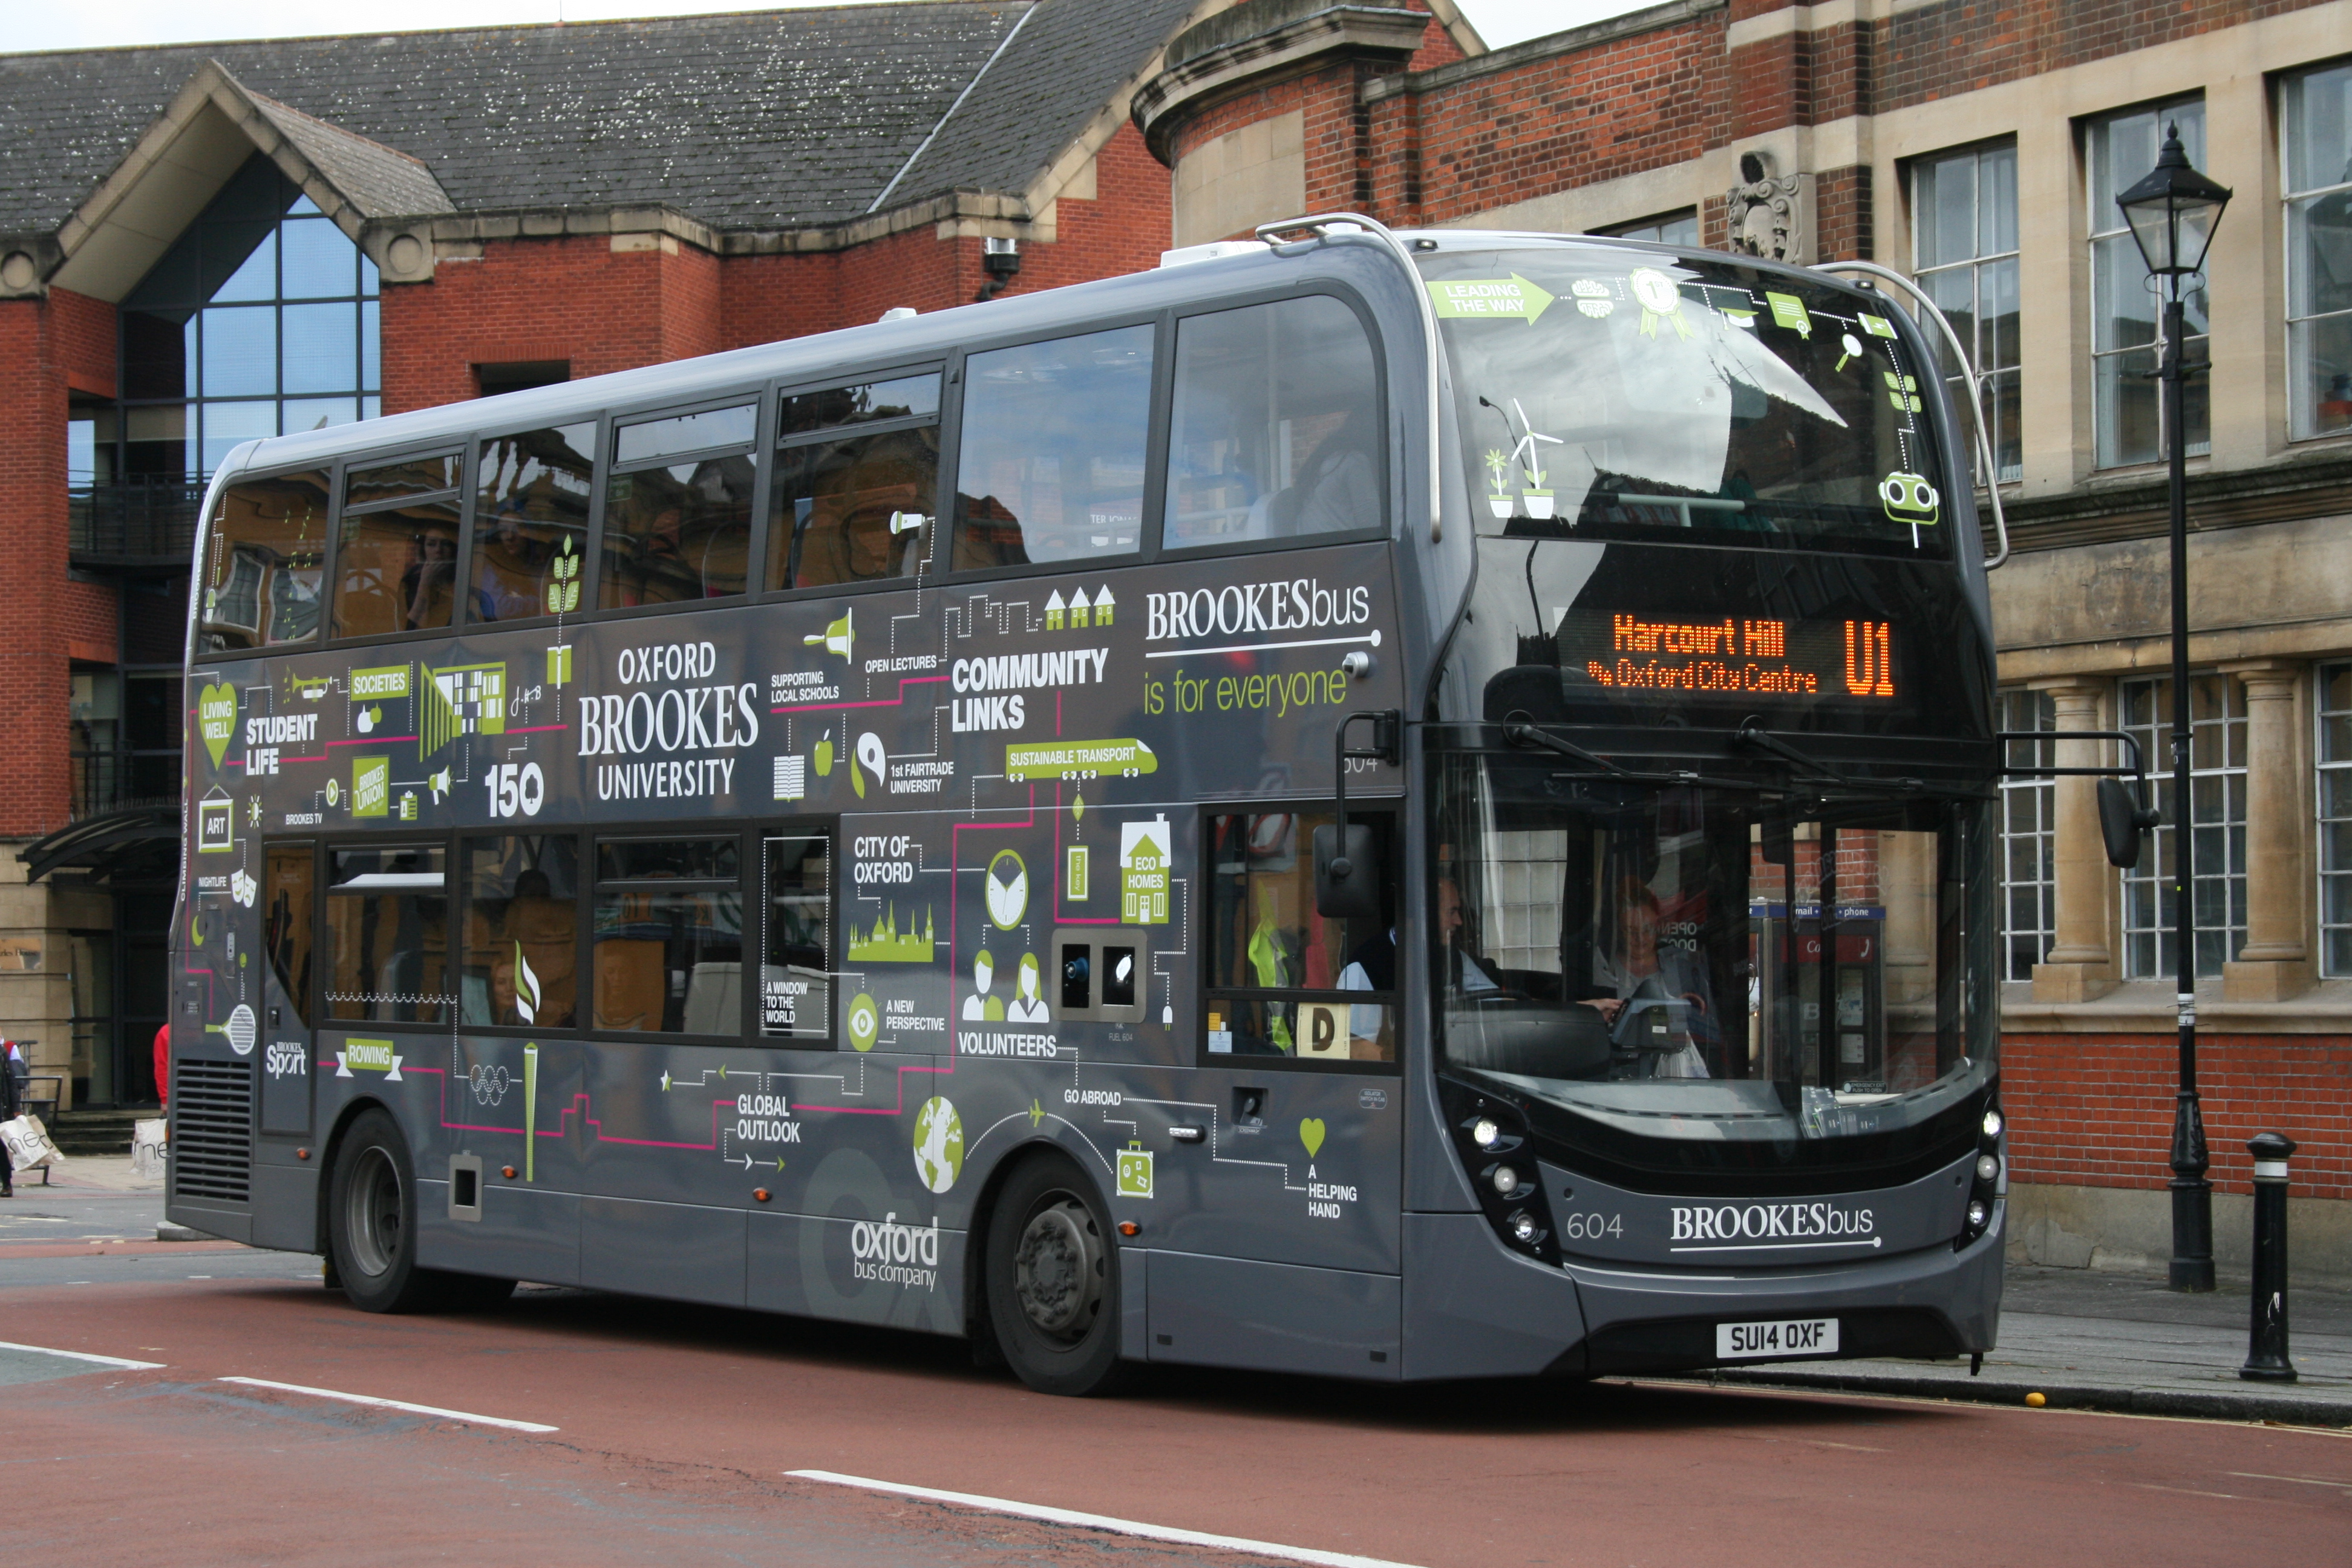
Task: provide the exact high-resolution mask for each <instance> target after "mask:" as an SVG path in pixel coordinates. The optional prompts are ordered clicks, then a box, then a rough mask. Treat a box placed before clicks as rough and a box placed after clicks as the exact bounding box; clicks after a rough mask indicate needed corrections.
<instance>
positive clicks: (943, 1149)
mask: <svg viewBox="0 0 2352 1568" xmlns="http://www.w3.org/2000/svg"><path fill="white" fill-rule="evenodd" d="M915 1173H916V1174H917V1175H919V1176H920V1177H922V1178H923V1185H925V1186H927V1187H929V1188H930V1190H931V1191H933V1192H935V1193H943V1192H946V1191H947V1190H948V1189H949V1188H950V1187H952V1186H954V1185H955V1183H956V1178H957V1177H958V1176H960V1175H961V1174H962V1173H963V1118H962V1117H961V1116H958V1115H957V1114H956V1108H955V1107H954V1106H952V1105H950V1104H949V1103H948V1101H947V1100H943V1099H941V1098H940V1097H939V1096H937V1095H934V1096H932V1097H931V1098H930V1099H929V1100H925V1101H923V1103H922V1107H921V1109H920V1110H917V1111H916V1112H915Z"/></svg>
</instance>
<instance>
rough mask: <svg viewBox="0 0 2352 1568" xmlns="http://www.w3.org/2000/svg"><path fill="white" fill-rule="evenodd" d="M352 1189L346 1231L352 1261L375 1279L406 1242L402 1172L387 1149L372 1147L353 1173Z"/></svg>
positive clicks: (389, 1268)
mask: <svg viewBox="0 0 2352 1568" xmlns="http://www.w3.org/2000/svg"><path fill="white" fill-rule="evenodd" d="M350 1192H351V1195H350V1197H349V1199H348V1200H346V1202H347V1206H346V1211H345V1213H346V1217H347V1218H348V1220H349V1222H350V1223H349V1224H348V1225H347V1226H346V1227H345V1230H346V1234H347V1235H348V1236H349V1237H350V1238H351V1247H352V1264H353V1265H354V1266H356V1267H357V1268H359V1270H360V1271H361V1272H362V1273H363V1274H366V1275H367V1276H369V1277H370V1278H371V1279H373V1278H374V1277H376V1276H379V1275H383V1274H385V1273H388V1272H390V1271H391V1269H392V1267H393V1265H394V1263H395V1262H397V1261H398V1260H399V1258H400V1248H401V1242H402V1236H401V1226H400V1172H399V1171H398V1170H397V1169H395V1168H394V1165H393V1163H392V1160H391V1158H390V1156H388V1155H386V1154H385V1153H384V1152H383V1150H381V1149H370V1150H368V1151H367V1152H365V1153H364V1154H362V1155H361V1156H360V1166H359V1169H358V1170H356V1171H353V1172H352V1184H351V1189H350Z"/></svg>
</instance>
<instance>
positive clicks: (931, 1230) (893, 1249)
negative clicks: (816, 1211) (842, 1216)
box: [849, 1210, 940, 1290]
mask: <svg viewBox="0 0 2352 1568" xmlns="http://www.w3.org/2000/svg"><path fill="white" fill-rule="evenodd" d="M849 1258H850V1268H851V1270H852V1272H854V1273H855V1274H856V1276H857V1278H858V1279H872V1280H876V1281H878V1282H879V1283H881V1284H884V1285H896V1286H898V1287H899V1288H900V1289H907V1290H913V1289H923V1290H929V1289H932V1288H933V1287H935V1286H936V1285H937V1284H938V1283H939V1278H940V1219H939V1216H938V1215H932V1216H931V1223H930V1224H929V1225H900V1224H899V1223H898V1214H897V1212H896V1211H895V1210H894V1211H893V1212H891V1213H889V1214H886V1215H883V1216H882V1218H881V1219H880V1220H879V1221H876V1220H870V1219H861V1220H859V1221H857V1222H856V1224H855V1225H853V1226H850V1227H849Z"/></svg>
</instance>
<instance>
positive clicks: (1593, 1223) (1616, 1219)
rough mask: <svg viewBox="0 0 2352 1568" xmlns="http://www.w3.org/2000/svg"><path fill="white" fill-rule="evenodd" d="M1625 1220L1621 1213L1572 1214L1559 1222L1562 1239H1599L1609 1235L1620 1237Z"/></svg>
mask: <svg viewBox="0 0 2352 1568" xmlns="http://www.w3.org/2000/svg"><path fill="white" fill-rule="evenodd" d="M1624 1234H1625V1221H1624V1216H1623V1215H1613V1214H1572V1215H1568V1216H1567V1217H1565V1218H1563V1219H1562V1220H1561V1221H1560V1222H1559V1237H1560V1239H1561V1240H1562V1241H1601V1240H1605V1239H1607V1238H1609V1237H1620V1238H1622V1237H1623V1236H1624Z"/></svg>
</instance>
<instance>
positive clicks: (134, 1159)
mask: <svg viewBox="0 0 2352 1568" xmlns="http://www.w3.org/2000/svg"><path fill="white" fill-rule="evenodd" d="M166 1125H167V1124H166V1123H165V1121H164V1120H163V1118H162V1117H160V1116H151V1117H148V1118H146V1119H145V1120H143V1121H134V1122H132V1123H131V1174H132V1175H134V1176H161V1175H162V1174H163V1145H164V1131H165V1128H166Z"/></svg>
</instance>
